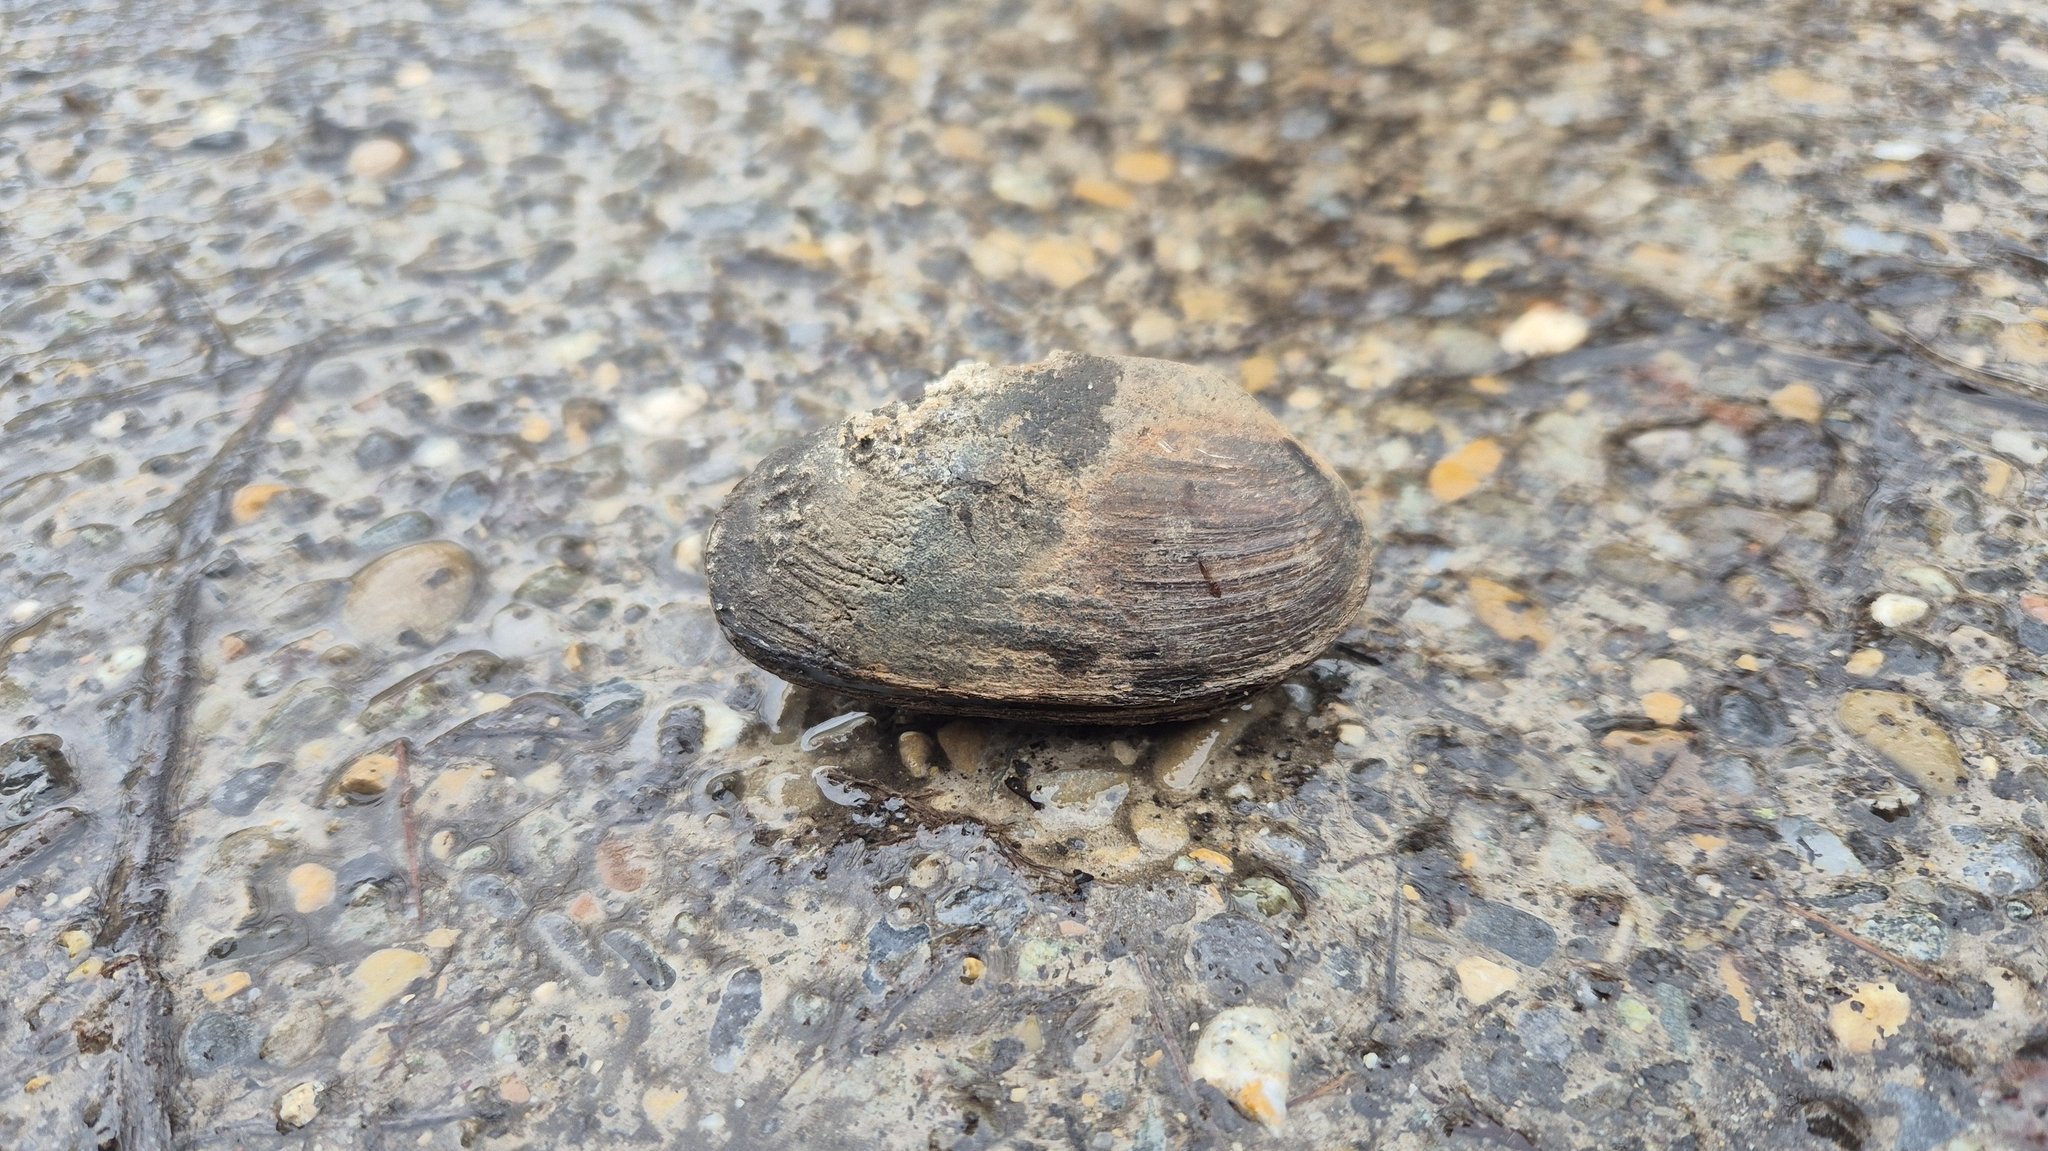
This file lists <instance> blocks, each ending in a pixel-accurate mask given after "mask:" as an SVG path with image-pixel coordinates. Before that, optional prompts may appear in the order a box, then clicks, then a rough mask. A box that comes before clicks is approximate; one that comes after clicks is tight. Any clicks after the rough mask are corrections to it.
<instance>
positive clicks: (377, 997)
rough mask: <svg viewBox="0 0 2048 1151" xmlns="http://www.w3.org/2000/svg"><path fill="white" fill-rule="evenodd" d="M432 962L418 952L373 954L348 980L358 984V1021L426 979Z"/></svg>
mask: <svg viewBox="0 0 2048 1151" xmlns="http://www.w3.org/2000/svg"><path fill="white" fill-rule="evenodd" d="M433 966H434V965H433V962H432V961H431V960H429V959H428V958H427V957H426V956H424V955H421V954H420V953H419V952H417V951H407V950H406V949H405V948H403V947H386V948H383V949H382V950H379V951H373V952H371V953H370V954H369V955H367V956H365V957H364V958H363V961H362V962H361V963H358V964H356V969H355V971H354V972H353V973H352V974H351V975H350V976H349V979H350V980H351V981H352V982H353V983H354V984H355V1001H354V1003H353V1004H352V1006H351V1011H352V1013H353V1014H354V1015H355V1017H356V1018H357V1019H367V1018H369V1017H370V1016H372V1015H375V1014H376V1013H377V1011H378V1010H379V1009H381V1008H382V1007H383V1006H384V1005H385V1004H387V1003H390V1002H391V1001H392V1000H394V999H396V998H398V997H399V996H400V995H401V994H403V993H404V992H405V989H406V988H408V987H411V986H412V985H413V984H414V983H416V982H418V981H419V980H421V979H424V978H426V977H427V973H428V972H430V971H432V970H433Z"/></svg>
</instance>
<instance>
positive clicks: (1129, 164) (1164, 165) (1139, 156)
mask: <svg viewBox="0 0 2048 1151" xmlns="http://www.w3.org/2000/svg"><path fill="white" fill-rule="evenodd" d="M1110 171H1111V172H1113V173H1115V175H1116V178H1117V179H1119V180H1122V181H1124V182H1125V183H1129V184H1159V183H1164V182H1165V181H1167V180H1169V179H1171V178H1172V177H1173V157H1171V156H1169V155H1167V154H1166V153H1164V152H1152V151H1146V152H1125V153H1123V154H1122V155H1120V156H1118V157H1117V158H1116V161H1115V162H1114V163H1113V164H1111V165H1110Z"/></svg>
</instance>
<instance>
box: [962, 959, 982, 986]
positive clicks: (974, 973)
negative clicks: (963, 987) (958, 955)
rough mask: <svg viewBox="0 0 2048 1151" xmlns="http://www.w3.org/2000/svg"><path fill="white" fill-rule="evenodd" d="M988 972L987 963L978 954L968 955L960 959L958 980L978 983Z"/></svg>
mask: <svg viewBox="0 0 2048 1151" xmlns="http://www.w3.org/2000/svg"><path fill="white" fill-rule="evenodd" d="M986 974H988V964H987V963H985V962H983V960H982V958H981V957H980V956H978V955H969V956H967V957H966V958H964V959H962V960H961V961H960V982H962V983H978V982H980V980H981V977H982V976H984V975H986Z"/></svg>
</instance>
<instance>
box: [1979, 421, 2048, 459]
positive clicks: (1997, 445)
mask: <svg viewBox="0 0 2048 1151" xmlns="http://www.w3.org/2000/svg"><path fill="white" fill-rule="evenodd" d="M1991 450H1992V451H1994V452H1998V453H2000V454H2003V455H2008V456H2011V457H2012V458H2014V459H2016V460H2018V461H2019V462H2021V463H2023V464H2026V465H2027V466H2029V467H2039V466H2041V465H2042V464H2044V463H2048V442H2043V441H2042V440H2039V439H2036V438H2034V437H2033V436H2030V435H2028V434H2027V433H2026V432H2023V431H2021V430H2019V429H2018V428H2000V429H1998V430H1997V431H1995V432H1992V433H1991Z"/></svg>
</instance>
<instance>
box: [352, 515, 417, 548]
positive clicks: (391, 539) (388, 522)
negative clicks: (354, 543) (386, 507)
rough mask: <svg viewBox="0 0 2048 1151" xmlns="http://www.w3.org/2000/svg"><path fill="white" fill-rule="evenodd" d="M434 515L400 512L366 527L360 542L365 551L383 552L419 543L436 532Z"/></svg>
mask: <svg viewBox="0 0 2048 1151" xmlns="http://www.w3.org/2000/svg"><path fill="white" fill-rule="evenodd" d="M434 531H435V528H434V517H432V516H430V515H428V514H427V513H425V512H414V511H407V512H399V513H397V514H396V515H392V516H387V517H385V518H384V519H381V520H378V521H377V522H376V523H374V524H371V525H370V526H369V527H368V528H366V529H364V531H363V536H362V539H361V540H359V541H358V542H359V543H361V544H362V545H363V549H364V550H365V551H373V552H383V551H389V550H391V549H392V548H395V547H399V546H401V545H404V544H409V543H418V542H419V541H420V540H423V539H427V538H429V537H430V536H432V535H433V534H434Z"/></svg>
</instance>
